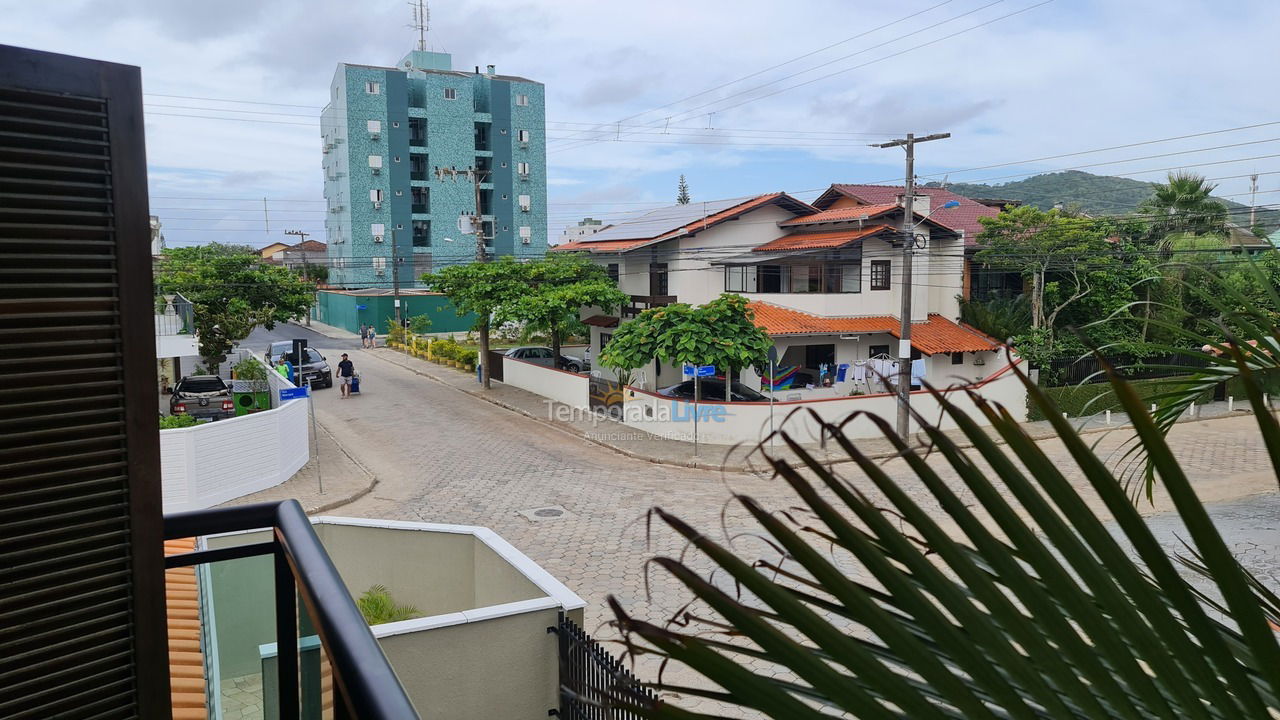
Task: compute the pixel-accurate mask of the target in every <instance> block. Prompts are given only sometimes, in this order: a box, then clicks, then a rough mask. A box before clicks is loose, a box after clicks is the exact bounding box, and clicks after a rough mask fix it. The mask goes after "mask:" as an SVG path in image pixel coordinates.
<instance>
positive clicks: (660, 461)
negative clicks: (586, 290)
mask: <svg viewBox="0 0 1280 720" xmlns="http://www.w3.org/2000/svg"><path fill="white" fill-rule="evenodd" d="M377 349H378V350H389V351H390V352H391V353H394V354H395V355H396V356H399V355H401V354H402V353H401V351H399V350H396V349H394V348H385V347H381V348H377ZM378 357H379V358H381V359H383V360H386V361H387V362H389V363H391V364H393V365H396V366H398V367H401V368H404V369H405V370H408V371H409V372H412V373H414V374H416V375H421V376H422V377H425V378H428V379H430V380H433V381H435V382H438V383H440V384H441V385H445V386H447V387H450V388H452V389H454V390H456V391H458V392H460V393H464V394H466V395H470V396H471V397H474V398H478V399H480V400H483V401H485V402H487V403H489V404H490V405H496V406H498V407H500V408H503V409H506V410H509V411H511V412H514V413H517V414H519V415H523V416H524V417H527V418H530V419H532V420H536V421H537V422H540V423H542V424H543V425H546V426H547V427H551V428H554V429H556V430H559V431H561V432H563V433H565V434H568V435H572V436H573V437H576V438H579V439H582V440H585V441H587V442H589V443H593V444H595V445H598V446H600V447H603V448H605V449H608V450H612V451H614V452H616V453H618V454H620V455H625V456H626V457H629V458H633V459H635V460H643V461H645V462H650V463H653V464H655V465H668V466H671V467H679V468H693V469H696V470H712V471H719V472H740V473H753V474H759V471H760V469H761V468H759V467H752V466H749V465H743V464H727V463H722V464H718V465H712V464H709V463H707V462H704V461H702V460H688V461H686V462H679V461H675V460H669V459H664V458H656V457H653V456H650V455H642V454H640V453H637V452H636V451H634V450H629V449H627V448H625V447H621V446H618V445H614V444H612V443H609V442H606V441H604V440H598V439H596V438H593V437H590V436H589V435H587V434H586V433H583V432H581V431H580V430H578V429H577V428H576V427H574V426H572V425H567V424H565V423H560V422H556V421H555V420H547V419H545V418H542V417H538V416H537V415H534V414H532V413H530V412H529V411H527V410H525V409H524V408H520V407H516V406H514V405H511V404H509V403H506V402H503V401H502V400H499V399H498V398H494V397H491V396H489V395H486V394H485V393H483V392H481V391H478V390H467V389H465V388H460V387H457V386H455V385H452V384H450V383H447V382H445V381H443V380H441V379H439V378H437V377H435V376H434V375H431V374H429V373H426V372H423V371H421V370H419V369H417V368H415V367H411V366H409V365H406V364H404V363H402V362H399V361H398V360H392V359H390V358H386V357H382V354H381V353H380V354H379V355H378ZM1244 414H1250V415H1251V414H1252V412H1251V411H1247V410H1237V411H1236V414H1234V415H1217V416H1214V417H1208V418H1205V417H1194V418H1188V417H1181V418H1178V420H1177V423H1178V424H1181V423H1184V422H1202V421H1203V422H1209V421H1213V420H1221V419H1226V418H1232V417H1239V416H1241V415H1244ZM1131 427H1133V426H1132V425H1130V424H1128V423H1126V424H1124V425H1113V426H1110V427H1108V426H1102V427H1090V428H1077V430H1076V432H1077V433H1079V434H1080V435H1093V434H1097V433H1103V432H1113V431H1115V430H1123V429H1124V428H1131ZM1027 435H1028V437H1030V438H1031V439H1032V440H1034V441H1037V442H1038V441H1040V440H1052V439H1054V438H1057V437H1058V434H1057V433H1055V432H1052V431H1049V432H1043V431H1042V432H1035V433H1028V434H1027ZM992 440H994V441H995V442H996V443H997V444H999V445H1004V444H1005V442H1004V440H1003V438H1000V437H993V438H992ZM956 447H957V448H961V449H969V448H972V447H973V443H971V442H967V441H961V440H959V439H957V442H956ZM344 452H345V451H344ZM897 456H898V453H897V452H894V451H880V452H875V453H870V454H868V455H867V458H868V459H870V460H886V459H889V458H893V457H897ZM814 459H815V460H818V461H819V462H821V463H823V464H836V463H846V462H854V461H853V459H852V458H847V457H839V458H818V457H815V458H814ZM357 464H358V463H357ZM371 489H372V488H371Z"/></svg>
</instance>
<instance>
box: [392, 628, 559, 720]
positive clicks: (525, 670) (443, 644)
mask: <svg viewBox="0 0 1280 720" xmlns="http://www.w3.org/2000/svg"><path fill="white" fill-rule="evenodd" d="M557 613H558V610H557V609H556V608H554V607H549V608H544V609H541V610H534V611H530V612H523V613H519V614H513V615H507V616H501V617H494V618H491V619H482V620H477V621H474V622H468V623H465V624H459V625H450V626H447V627H439V628H435V629H432V630H427V631H423V632H416V633H411V634H404V635H392V636H388V637H381V638H379V642H380V643H381V644H382V650H383V652H385V653H386V654H387V659H388V660H390V661H391V665H392V667H394V668H395V670H396V674H397V675H398V676H399V677H400V682H401V683H402V684H403V685H404V687H405V689H406V690H408V691H409V698H410V699H411V700H412V701H413V704H414V707H416V708H417V710H418V712H419V713H420V714H421V715H422V717H424V718H432V717H448V718H456V719H457V720H494V719H497V718H513V719H514V718H530V719H531V720H532V718H545V717H547V713H548V711H549V710H554V709H557V708H558V707H559V697H558V692H557V687H558V684H559V665H558V663H557V660H556V658H557V648H556V642H557V639H556V636H555V634H553V633H549V632H547V628H548V627H554V626H555V624H556V618H557Z"/></svg>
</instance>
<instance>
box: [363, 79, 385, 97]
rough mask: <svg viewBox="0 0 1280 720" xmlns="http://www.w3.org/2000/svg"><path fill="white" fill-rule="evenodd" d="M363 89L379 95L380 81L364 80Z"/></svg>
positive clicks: (380, 90)
mask: <svg viewBox="0 0 1280 720" xmlns="http://www.w3.org/2000/svg"><path fill="white" fill-rule="evenodd" d="M364 91H365V92H366V93H368V94H370V95H380V94H381V93H382V83H379V82H374V81H372V80H368V81H365V84H364Z"/></svg>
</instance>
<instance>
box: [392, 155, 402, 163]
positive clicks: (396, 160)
mask: <svg viewBox="0 0 1280 720" xmlns="http://www.w3.org/2000/svg"><path fill="white" fill-rule="evenodd" d="M391 162H400V156H399V155H397V156H395V157H394V158H392V159H391Z"/></svg>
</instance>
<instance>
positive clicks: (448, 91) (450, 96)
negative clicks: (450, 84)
mask: <svg viewBox="0 0 1280 720" xmlns="http://www.w3.org/2000/svg"><path fill="white" fill-rule="evenodd" d="M444 99H445V100H457V99H458V91H457V90H455V89H453V88H445V89H444Z"/></svg>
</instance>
